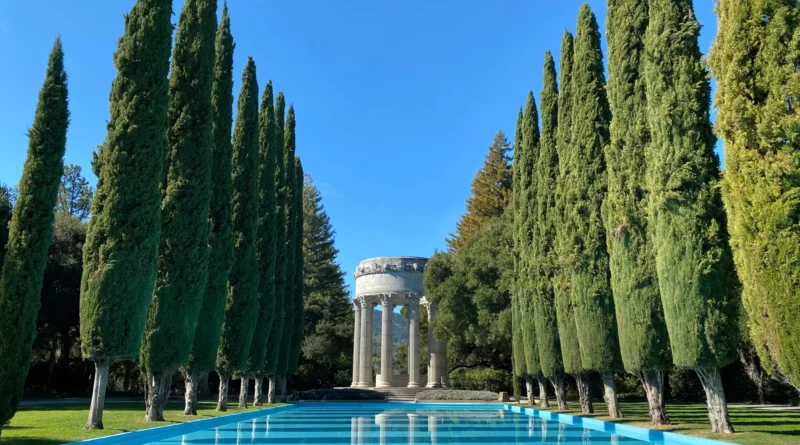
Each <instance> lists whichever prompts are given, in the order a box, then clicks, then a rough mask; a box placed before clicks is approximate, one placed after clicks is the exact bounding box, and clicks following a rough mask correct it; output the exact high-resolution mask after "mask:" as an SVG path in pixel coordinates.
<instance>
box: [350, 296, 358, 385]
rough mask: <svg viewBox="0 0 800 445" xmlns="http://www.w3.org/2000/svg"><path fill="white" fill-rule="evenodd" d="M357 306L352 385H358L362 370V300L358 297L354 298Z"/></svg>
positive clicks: (354, 303)
mask: <svg viewBox="0 0 800 445" xmlns="http://www.w3.org/2000/svg"><path fill="white" fill-rule="evenodd" d="M353 307H354V308H355V323H354V326H355V327H354V328H353V382H352V383H351V384H350V386H351V387H353V388H354V387H356V386H358V375H359V373H360V372H361V360H359V358H360V357H361V342H360V340H361V302H360V301H359V299H358V298H356V299H355V300H353Z"/></svg>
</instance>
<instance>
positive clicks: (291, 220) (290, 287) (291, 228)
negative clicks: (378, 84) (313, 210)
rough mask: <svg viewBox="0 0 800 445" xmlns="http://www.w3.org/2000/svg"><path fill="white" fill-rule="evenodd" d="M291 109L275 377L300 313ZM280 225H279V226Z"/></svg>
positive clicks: (284, 364) (282, 369) (284, 367)
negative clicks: (281, 309) (278, 340)
mask: <svg viewBox="0 0 800 445" xmlns="http://www.w3.org/2000/svg"><path fill="white" fill-rule="evenodd" d="M294 126H295V120H294V108H293V107H292V106H289V111H288V112H287V113H286V124H285V129H284V132H283V147H284V151H283V171H284V182H283V189H284V194H283V196H284V199H285V201H284V208H285V209H286V211H285V214H284V215H285V216H284V221H283V225H284V226H285V227H286V232H285V234H286V235H285V238H284V239H283V249H284V251H285V257H284V258H285V263H284V264H285V268H284V284H283V319H284V322H283V335H282V336H281V342H280V352H279V353H278V365H277V366H278V374H286V373H287V371H288V370H289V354H290V353H291V350H292V348H291V346H292V343H293V339H294V335H295V310H300V308H297V307H296V306H295V305H296V304H297V301H296V298H295V297H296V296H295V293H294V288H295V285H296V284H297V283H296V282H295V275H296V274H297V269H296V263H295V256H296V255H297V252H296V251H295V242H296V238H295V237H296V236H298V232H300V231H302V230H303V228H302V226H301V227H297V226H296V219H297V218H296V214H295V212H296V211H298V210H299V209H295V206H296V205H297V201H296V200H295V194H296V193H302V190H295V187H296V183H295V177H294V176H295V173H296V172H295V168H294V157H295V156H294V153H295V135H294ZM279 224H280V223H279Z"/></svg>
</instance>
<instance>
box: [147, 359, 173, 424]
mask: <svg viewBox="0 0 800 445" xmlns="http://www.w3.org/2000/svg"><path fill="white" fill-rule="evenodd" d="M172 374H173V373H172V372H171V371H162V372H156V373H152V374H151V373H148V374H147V383H148V385H150V389H149V390H148V396H149V402H148V403H147V413H146V414H145V416H144V421H145V422H164V408H165V407H166V406H167V401H168V400H169V392H170V389H172Z"/></svg>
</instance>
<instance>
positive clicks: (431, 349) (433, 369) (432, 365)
mask: <svg viewBox="0 0 800 445" xmlns="http://www.w3.org/2000/svg"><path fill="white" fill-rule="evenodd" d="M425 308H426V309H428V384H427V385H426V386H427V387H428V388H441V387H442V381H441V378H440V377H439V371H440V369H441V365H439V360H440V355H439V349H438V346H439V345H438V342H437V341H436V338H435V336H434V335H433V321H434V320H435V319H436V309H437V308H436V304H434V303H427V304H426V305H425Z"/></svg>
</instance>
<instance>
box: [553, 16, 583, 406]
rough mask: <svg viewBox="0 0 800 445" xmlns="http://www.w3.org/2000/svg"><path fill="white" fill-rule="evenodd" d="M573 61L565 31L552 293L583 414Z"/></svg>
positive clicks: (567, 369) (565, 356)
mask: <svg viewBox="0 0 800 445" xmlns="http://www.w3.org/2000/svg"><path fill="white" fill-rule="evenodd" d="M573 62H574V39H573V37H572V34H571V33H570V32H569V31H564V37H563V39H562V41H561V70H560V77H561V82H560V83H561V92H560V93H559V95H558V132H557V133H556V135H557V137H558V140H557V146H556V148H557V151H558V161H559V162H558V167H559V168H558V180H557V181H556V222H557V230H556V249H555V251H556V257H557V261H556V264H557V268H556V273H555V276H554V277H553V292H554V295H555V303H556V319H557V320H558V338H559V342H560V343H561V356H562V359H563V360H564V372H566V373H568V374H570V375H572V377H573V378H574V379H575V383H576V384H577V387H578V399H579V402H580V405H581V411H582V412H583V413H584V414H589V413H592V412H593V408H592V400H591V398H590V397H589V387H588V378H587V376H586V373H585V372H584V369H583V363H582V362H581V350H580V344H579V342H578V331H577V327H576V326H575V310H574V308H573V305H572V297H571V292H570V290H571V285H572V274H571V267H572V265H573V264H574V261H575V254H574V251H575V249H574V246H573V243H574V238H573V233H574V232H575V228H574V221H573V220H571V219H568V218H566V215H565V214H566V212H568V211H571V209H572V206H573V203H572V202H570V201H569V196H570V188H571V187H572V185H573V180H572V174H573V173H574V172H575V170H576V169H577V168H579V164H578V158H577V152H576V150H575V147H574V146H573V145H572V96H573V93H572V71H573Z"/></svg>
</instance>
